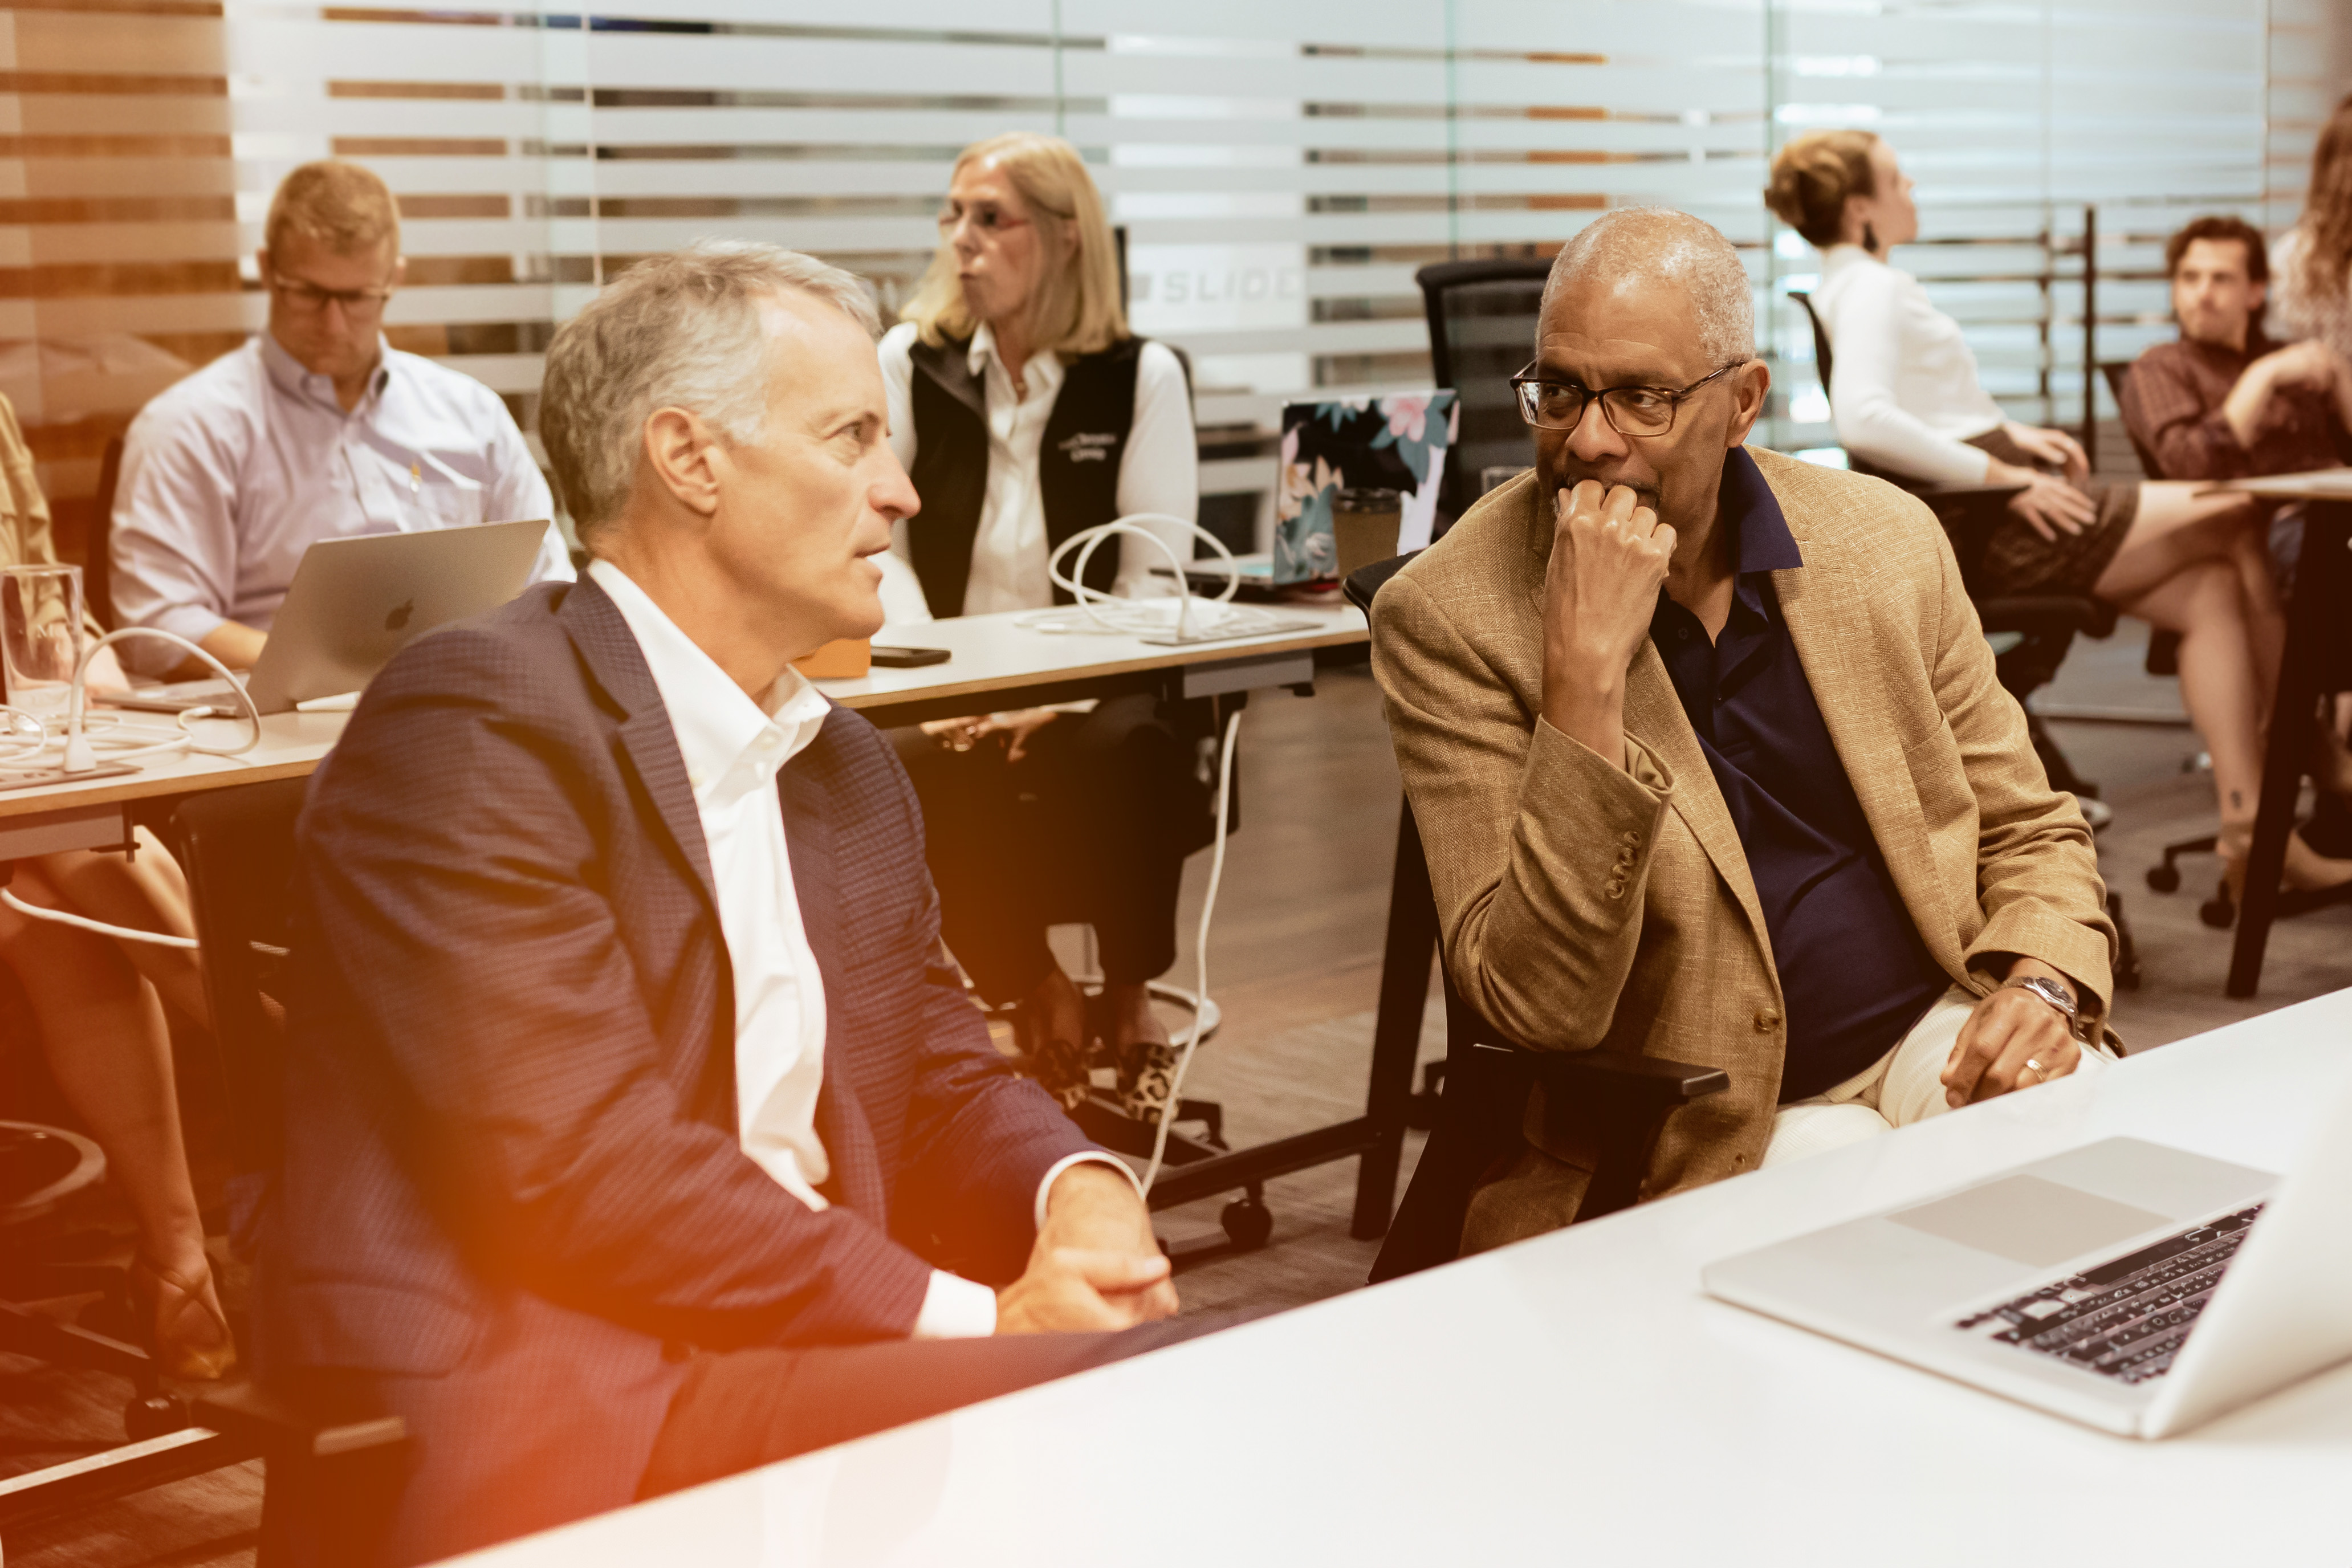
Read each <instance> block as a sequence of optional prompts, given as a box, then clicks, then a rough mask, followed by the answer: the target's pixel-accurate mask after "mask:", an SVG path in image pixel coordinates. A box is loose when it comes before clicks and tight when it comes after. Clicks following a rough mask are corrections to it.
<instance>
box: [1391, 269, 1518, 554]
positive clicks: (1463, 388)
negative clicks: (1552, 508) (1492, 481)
mask: <svg viewBox="0 0 2352 1568" xmlns="http://www.w3.org/2000/svg"><path fill="white" fill-rule="evenodd" d="M1550 273H1551V263H1550V262H1549V260H1547V259H1545V258H1543V257H1540V256H1519V257H1509V258H1503V259H1496V260H1491V261H1441V262H1436V263H1433V264H1432V265H1431V266H1428V267H1423V268H1422V269H1421V270H1420V271H1419V272H1416V273H1414V274H1413V281H1414V282H1416V283H1418V284H1420V285H1421V297H1422V305H1423V309H1424V310H1425V311H1426V312H1427V313H1428V317H1429V369H1430V375H1431V379H1432V380H1433V381H1434V382H1436V384H1437V385H1439V386H1441V387H1447V388H1451V389H1452V390H1453V392H1454V395H1455V398H1456V399H1457V400H1458V403H1459V406H1460V408H1461V411H1462V412H1461V425H1460V428H1459V430H1458V431H1457V433H1456V434H1455V439H1454V449H1453V450H1452V451H1451V452H1449V453H1447V454H1446V458H1445V477H1444V481H1443V482H1442V483H1441V484H1440V485H1439V486H1438V495H1437V505H1438V508H1439V510H1441V511H1442V512H1444V514H1445V516H1446V517H1447V518H1448V519H1451V518H1454V517H1460V516H1461V515H1462V514H1463V513H1465V512H1466V511H1468V510H1469V509H1470V507H1471V505H1472V504H1473V503H1474V502H1475V501H1476V500H1477V498H1478V497H1479V496H1480V495H1482V494H1483V493H1484V491H1483V488H1482V485H1481V480H1480V476H1481V475H1482V474H1483V473H1484V472H1485V471H1486V469H1488V468H1515V469H1516V468H1524V467H1526V466H1528V465H1529V464H1531V463H1533V462H1534V461H1535V453H1536V448H1535V437H1534V435H1533V434H1532V433H1530V432H1529V431H1528V426H1527V422H1526V421H1524V420H1522V419H1521V418H1520V417H1519V405H1518V400H1517V395H1516V394H1515V393H1513V392H1512V391H1511V378H1512V377H1513V376H1515V375H1517V373H1518V372H1519V371H1520V370H1521V368H1522V367H1524V366H1525V365H1526V364H1527V362H1528V361H1529V360H1531V359H1533V358H1535V351H1536V349H1535V344H1536V317H1537V314H1538V310H1537V307H1538V305H1539V304H1540V303H1541V302H1542V299H1543V286H1544V279H1545V278H1546V277H1549V276H1550Z"/></svg>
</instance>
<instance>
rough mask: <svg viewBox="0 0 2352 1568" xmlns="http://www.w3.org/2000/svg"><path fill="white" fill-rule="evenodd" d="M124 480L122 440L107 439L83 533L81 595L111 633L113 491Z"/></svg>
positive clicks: (113, 625) (112, 616)
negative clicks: (96, 488) (87, 521)
mask: <svg viewBox="0 0 2352 1568" xmlns="http://www.w3.org/2000/svg"><path fill="white" fill-rule="evenodd" d="M121 478H122V437H121V436H119V435H116V436H110V437H109V438H108V440H107V443H106V455H105V456H104V457H103V458H102V459H100V462H99V465H98V494H97V496H96V497H93V500H94V502H95V505H94V506H93V507H92V508H91V510H90V514H89V528H87V529H86V530H84V531H83V534H82V549H81V558H82V564H81V596H82V601H83V602H84V603H85V604H87V605H88V606H89V612H90V613H91V614H92V615H95V616H97V617H98V623H99V624H100V626H103V627H105V628H106V629H107V630H108V631H110V632H111V631H113V630H114V629H115V620H114V555H113V549H114V543H113V540H114V492H115V490H116V488H117V487H118V486H120V484H121Z"/></svg>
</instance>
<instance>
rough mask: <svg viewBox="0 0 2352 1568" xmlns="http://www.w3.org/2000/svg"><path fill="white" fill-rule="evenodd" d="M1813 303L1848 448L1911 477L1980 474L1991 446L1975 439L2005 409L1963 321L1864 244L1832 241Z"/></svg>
mask: <svg viewBox="0 0 2352 1568" xmlns="http://www.w3.org/2000/svg"><path fill="white" fill-rule="evenodd" d="M1813 309H1814V311H1815V312H1816V313H1817V314H1819V315H1820V317H1821V319H1822V331H1823V332H1825V333H1827V334H1828V336H1829V340H1830V350H1831V354H1832V361H1833V373H1832V377H1831V381H1830V386H1829V394H1830V415H1831V417H1832V419H1833V420H1835V421H1836V423H1837V434H1838V440H1839V442H1840V443H1841V444H1843V445H1844V447H1845V449H1846V450H1847V451H1848V452H1851V453H1853V455H1855V456H1857V457H1860V458H1862V459H1863V460H1864V461H1865V462H1868V463H1873V464H1875V465H1878V466H1879V467H1882V468H1886V469H1890V470H1892V471H1893V472H1895V473H1897V474H1901V475H1903V476H1906V477H1907V478H1912V479H1927V480H1934V481H1937V482H1939V483H1945V484H1958V485H1974V484H1979V483H1981V482H1982V481H1983V479H1984V476H1985V473H1986V471H1987V469H1988V468H1989V467H1990V465H1991V463H1992V457H1991V455H1990V454H1989V453H1987V452H1985V451H1984V450H1983V449H1982V448H1980V447H1975V446H1970V445H1969V444H1967V443H1968V441H1969V438H1970V437H1971V436H1978V435H1982V434H1986V433H1987V432H1989V431H1993V430H1998V429H2000V427H2001V425H2002V424H2004V423H2007V416H2006V415H2004V414H2003V413H2001V411H2000V404H1999V403H1997V402H1993V400H1992V398H1991V397H1990V395H1989V394H1988V393H1987V392H1985V390H1984V384H1983V383H1982V382H1979V380H1978V379H1977V357H1976V355H1975V354H1974V353H1973V352H1971V351H1970V350H1969V343H1968V338H1967V337H1966V335H1965V334H1963V333H1962V332H1961V330H1960V324H1959V323H1958V321H1955V320H1953V319H1951V318H1950V317H1949V316H1947V315H1945V314H1944V313H1943V312H1942V311H1941V310H1938V309H1937V308H1936V307H1935V306H1934V305H1933V304H1931V303H1929V301H1928V298H1927V290H1926V289H1925V288H1923V287H1920V286H1919V280H1918V279H1917V278H1916V277H1912V276H1911V275H1910V274H1909V273H1907V272H1904V271H1901V270H1900V269H1898V268H1895V267H1889V266H1887V265H1886V264H1885V262H1883V261H1881V260H1879V259H1878V258H1877V257H1876V256H1872V255H1871V254H1870V253H1869V252H1868V251H1866V250H1864V249H1863V248H1862V247H1861V246H1858V245H1833V246H1830V247H1829V249H1827V250H1825V251H1823V252H1822V281H1821V287H1818V288H1816V289H1814V290H1813Z"/></svg>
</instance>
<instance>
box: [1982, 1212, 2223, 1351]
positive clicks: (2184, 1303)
mask: <svg viewBox="0 0 2352 1568" xmlns="http://www.w3.org/2000/svg"><path fill="white" fill-rule="evenodd" d="M2262 1211H2263V1206H2262V1205H2261V1204H2259V1203H2258V1204H2255V1205H2254V1206H2253V1207H2251V1208H2242V1209H2240V1210H2238V1212H2237V1213H2235V1214H2231V1215H2225V1216H2224V1217H2222V1218H2220V1219H2217V1220H2214V1221H2213V1222H2212V1223H2210V1225H2200V1226H2195V1227H2192V1228H2189V1229H2187V1230H2183V1231H2181V1232H2179V1234H2178V1235H2173V1236H2168V1237H2166V1238H2165V1239H2163V1240H2161V1241H2158V1242H2156V1243H2154V1244H2153V1245H2151V1246H2147V1247H2143V1248H2141V1249H2139V1250H2138V1251H2137V1252H2133V1253H2129V1254H2126V1256H2124V1257H2121V1258H2117V1259H2116V1260H2114V1261H2112V1262H2108V1263H2102V1264H2100V1265H2099V1266H2098V1267H2097V1268H2095V1269H2091V1270H2085V1271H2084V1272H2083V1273H2080V1274H2074V1275H2070V1276H2068V1277H2067V1278H2065V1279H2063V1280H2055V1281H2052V1282H2051V1283H2049V1284H2047V1285H2044V1286H2042V1288H2041V1289H2040V1290H2038V1291H2033V1292H2032V1293H2031V1294H2030V1295H2023V1296H2020V1297H2018V1298H2017V1299H2016V1300H2015V1301H2004V1302H2002V1303H2001V1304H2000V1305H1999V1306H1997V1307H1988V1308H1986V1309H1985V1310H1984V1311H1983V1312H1975V1313H1971V1314H1970V1315H1969V1316H1968V1317H1966V1318H1963V1319H1961V1320H1960V1321H1959V1322H1957V1323H1954V1324H1953V1325H1952V1326H1953V1327H1954V1328H1958V1329H1969V1330H1975V1329H1981V1328H1983V1327H1984V1326H1985V1325H1986V1324H1987V1323H1990V1322H1995V1321H2000V1322H2005V1323H2007V1324H2008V1325H2009V1326H2008V1327H2006V1328H2004V1329H2000V1330H1998V1331H1996V1332H1994V1333H1991V1334H1990V1335H1988V1336H1987V1337H1989V1338H1990V1339H1991V1341H1992V1342H1993V1343H1995V1344H2013V1345H2020V1346H2022V1347H2023V1348H2025V1349H2027V1350H2032V1351H2039V1352H2041V1353H2042V1354H2043V1355H2053V1356H2058V1357H2060V1358H2062V1359H2063V1360H2066V1361H2070V1362H2072V1363H2074V1364H2075V1365H2076V1366H2079V1367H2082V1368H2083V1369H2084V1370H2085V1371H2087V1372H2095V1373H2099V1374H2101V1375H2104V1376H2107V1377H2112V1378H2115V1379H2116V1380H2118V1381H2119V1382H2123V1383H2144V1382H2146V1381H2147V1379H2149V1378H2151V1377H2161V1376H2163V1375H2165V1374H2166V1373H2167V1372H2169V1371H2171V1370H2172V1360H2173V1357H2174V1356H2176V1355H2178V1354H2179V1353H2180V1346H2181V1343H2182V1342H2184V1341H2185V1340H2187V1339H2188V1337H2189V1325H2191V1324H2192V1323H2194V1322H2196V1321H2197V1314H2198V1313H2200V1312H2203V1311H2204V1310H2205V1303H2206V1302H2207V1301H2210V1300H2212V1297H2213V1287H2214V1286H2216V1285H2218V1284H2220V1283H2221V1271H2222V1270H2224V1269H2227V1268H2228V1267H2229V1266H2230V1260H2231V1258H2232V1257H2234V1256H2235V1255H2236V1253H2237V1250H2238V1244H2239V1243H2240V1242H2242V1241H2243V1240H2244V1239H2246V1227H2248V1226H2249V1225H2252V1223H2253V1221H2254V1216H2256V1215H2258V1214H2260V1213H2261V1212H2262Z"/></svg>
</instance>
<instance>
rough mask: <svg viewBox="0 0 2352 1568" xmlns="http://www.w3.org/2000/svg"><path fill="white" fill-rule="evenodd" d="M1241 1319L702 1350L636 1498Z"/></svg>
mask: <svg viewBox="0 0 2352 1568" xmlns="http://www.w3.org/2000/svg"><path fill="white" fill-rule="evenodd" d="M1248 1315H1250V1316H1255V1315H1257V1314H1255V1313H1252V1314H1248ZM1241 1321H1243V1319H1242V1318H1241V1317H1238V1316H1233V1315H1224V1316H1215V1317H1205V1318H1196V1319H1192V1320H1176V1319H1171V1320H1169V1321H1168V1322H1157V1323H1146V1324H1144V1325H1142V1326H1141V1327H1139V1328H1131V1329H1129V1330H1127V1331H1126V1332H1124V1333H1070V1334H1054V1333H1038V1334H1007V1335H1005V1336H1003V1337H1002V1338H994V1339H934V1340H889V1341H886V1342H884V1343H879V1344H857V1345H816V1346H812V1347H809V1348H807V1349H803V1350H785V1349H759V1350H738V1351H728V1352H724V1353H718V1354H699V1355H697V1356H696V1357H695V1358H694V1361H693V1363H692V1364H690V1365H688V1368H687V1371H686V1382H685V1383H684V1384H683V1385H681V1386H680V1387H679V1389H678V1391H677V1397H676V1398H675V1399H673V1400H672V1401H671V1402H670V1407H669V1416H668V1418H667V1420H665V1421H664V1422H663V1423H662V1429H661V1436H660V1437H658V1438H656V1440H655V1443H654V1455H653V1459H652V1461H651V1462H650V1463H648V1464H647V1465H646V1475H645V1479H644V1480H643V1481H642V1482H640V1483H639V1485H638V1488H637V1495H638V1496H639V1497H641V1498H649V1497H659V1496H660V1495H662V1494H663V1493H664V1492H672V1491H680V1490H684V1489H686V1488H688V1487H690V1486H699V1485H700V1484H701V1483H703V1482H704V1481H709V1480H716V1479H719V1477H721V1476H731V1475H734V1474H736V1473H737V1472H739V1471H741V1470H748V1469H753V1468H755V1467H757V1466H760V1465H770V1464H774V1463H775V1462H776V1461H777V1460H779V1459H789V1458H792V1457H793V1456H794V1455H795V1454H805V1453H809V1452H812V1451H813V1450H814V1449H817V1448H827V1447H829V1446H831V1445H833V1444H835V1443H845V1442H847V1441H849V1440H850V1439H851V1438H852V1437H866V1435H868V1434H869V1433H874V1432H880V1431H885V1430H887V1428H889V1427H900V1426H904V1425H905V1424H907V1423H908V1422H909V1421H919V1420H922V1419H923V1418H924V1417H925V1416H937V1415H940V1414H941V1413H942V1412H944V1411H949V1410H954V1409H959V1408H961V1406H966V1405H976V1404H978V1403H980V1402H981V1401H982V1400H983V1399H993V1398H995V1397H996V1396H998V1395H1000V1394H1011V1393H1013V1391H1014V1390H1016V1389H1022V1388H1028V1387H1031V1386H1034V1385H1036V1384H1040V1383H1049V1382H1051V1381H1052V1380H1053V1379H1055V1378H1056V1377H1067V1376H1068V1375H1070V1374H1072V1373H1074V1372H1084V1371H1086V1370H1087V1369H1088V1368H1090V1367H1096V1366H1101V1365H1103V1364H1106V1363H1108V1362H1114V1361H1122V1360H1125V1359H1126V1358H1127V1357H1129V1356H1130V1355H1140V1354H1143V1353H1144V1352H1145V1351H1149V1350H1158V1349H1159V1348H1160V1346H1162V1345H1168V1344H1174V1343H1177V1342H1179V1341H1181V1340H1188V1339H1192V1338H1193V1337H1194V1336H1195V1335H1198V1334H1203V1333H1211V1332H1213V1331H1214V1330H1216V1329H1220V1328H1224V1327H1227V1326H1229V1325H1231V1324H1233V1323H1235V1322H1241Z"/></svg>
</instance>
